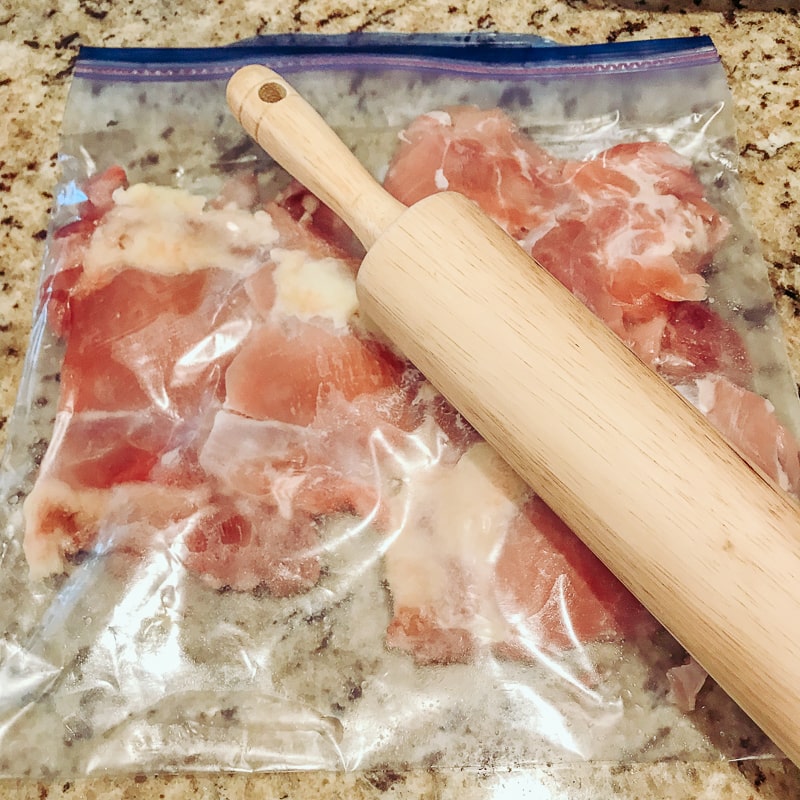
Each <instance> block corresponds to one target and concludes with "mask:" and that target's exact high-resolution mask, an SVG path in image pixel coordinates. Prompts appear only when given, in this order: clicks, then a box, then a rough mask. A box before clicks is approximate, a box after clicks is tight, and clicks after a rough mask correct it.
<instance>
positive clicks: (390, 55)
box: [75, 32, 719, 81]
mask: <svg viewBox="0 0 800 800" xmlns="http://www.w3.org/2000/svg"><path fill="white" fill-rule="evenodd" d="M253 62H257V63H258V62H261V63H265V62H269V65H270V66H271V67H273V68H274V69H276V70H278V71H283V72H287V73H291V72H297V71H305V70H309V69H319V70H341V69H357V68H360V67H361V68H363V67H372V68H376V69H415V70H422V71H434V72H444V73H455V74H465V75H474V76H480V75H486V76H492V77H496V78H502V77H522V76H527V77H535V76H537V75H550V76H556V75H559V74H563V75H570V74H582V73H601V72H621V71H625V72H628V71H642V70H648V69H650V70H652V69H670V68H676V67H684V66H694V65H702V64H714V63H718V62H719V54H718V53H717V51H716V48H715V47H714V44H713V42H712V41H711V39H710V38H709V37H707V36H698V37H688V38H676V39H647V40H637V41H630V42H614V43H612V44H593V45H559V44H554V43H552V42H550V41H549V40H547V39H542V38H541V37H536V36H527V35H524V34H492V33H485V32H481V33H471V34H395V33H354V34H337V35H333V36H321V35H316V34H278V35H274V36H264V37H260V38H258V39H253V40H248V41H246V42H241V43H237V44H232V45H227V46H224V47H212V48H98V47H83V48H81V51H80V54H79V58H78V61H77V63H76V66H75V76H76V77H78V78H89V79H99V80H102V79H108V80H130V81H168V80H173V81H175V80H215V79H225V78H227V77H229V76H230V75H232V74H233V72H234V71H235V70H236V69H238V68H239V67H240V66H242V65H244V64H248V63H253Z"/></svg>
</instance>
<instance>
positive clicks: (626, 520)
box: [228, 67, 800, 764]
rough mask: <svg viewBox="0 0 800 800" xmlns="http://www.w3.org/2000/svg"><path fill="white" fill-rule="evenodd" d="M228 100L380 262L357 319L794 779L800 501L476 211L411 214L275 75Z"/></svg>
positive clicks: (234, 83)
mask: <svg viewBox="0 0 800 800" xmlns="http://www.w3.org/2000/svg"><path fill="white" fill-rule="evenodd" d="M275 85H277V86H279V87H280V88H279V90H278V91H277V95H280V96H279V97H277V100H275V101H273V100H269V99H268V100H265V99H264V98H263V97H261V98H260V97H259V92H260V91H261V93H262V94H264V95H268V94H269V93H270V91H272V90H262V89H261V87H264V86H271V87H273V89H274V87H275ZM228 95H229V102H230V104H231V108H232V109H233V111H234V113H235V114H236V116H237V117H238V118H239V119H240V120H241V121H242V123H243V125H244V126H245V128H246V129H247V130H248V132H250V133H251V135H253V136H254V138H256V139H257V141H259V143H260V144H262V146H264V147H265V149H267V150H268V152H270V153H271V155H273V156H274V157H275V158H276V159H277V160H278V161H279V162H280V163H281V164H282V165H283V166H284V167H285V168H286V169H287V170H288V171H289V172H290V173H292V174H293V175H294V176H295V177H296V178H298V179H299V180H300V181H301V182H303V183H305V184H306V185H307V186H308V187H309V188H310V189H311V190H312V191H313V192H315V193H316V194H318V195H319V196H320V197H321V198H322V199H323V200H324V201H325V202H326V203H328V204H329V205H331V207H332V208H333V209H334V210H335V211H337V213H339V214H340V216H342V218H343V219H344V220H345V222H347V223H348V224H349V225H350V226H351V227H352V228H353V230H354V231H355V232H356V234H357V235H358V236H359V238H361V239H362V241H363V242H364V244H365V245H366V246H367V247H369V248H370V249H369V252H368V254H367V256H366V258H365V259H364V262H363V264H362V266H361V268H360V271H359V276H358V290H359V299H360V302H361V305H362V309H363V310H364V311H365V312H366V313H367V314H368V315H369V316H370V317H371V318H372V320H373V321H374V322H375V323H376V324H377V325H378V326H379V327H381V328H382V330H383V331H384V332H385V333H386V335H387V336H389V338H390V339H392V340H393V341H394V342H395V344H396V345H397V346H398V347H399V348H400V349H401V350H402V351H403V352H404V353H405V355H406V356H408V357H409V358H410V359H411V360H412V361H413V362H414V363H415V364H416V366H417V367H419V369H420V370H421V371H422V372H423V373H424V374H425V375H426V377H427V378H428V379H429V380H430V381H431V382H432V383H433V384H434V385H435V386H436V387H437V388H438V389H439V390H440V391H441V392H442V393H443V394H444V395H445V397H447V398H448V400H450V402H451V403H453V405H455V406H456V408H458V409H459V410H460V411H461V412H462V413H463V414H464V416H465V417H466V418H467V419H468V420H469V421H470V422H471V423H472V424H473V425H474V426H475V427H476V428H477V430H478V431H479V432H480V433H481V434H482V435H483V436H484V438H486V439H487V440H488V441H489V442H490V443H491V444H492V445H494V446H495V447H496V448H497V450H498V451H499V452H500V453H501V455H503V456H504V457H505V458H506V460H507V461H508V462H509V463H510V464H511V465H512V466H513V467H514V469H515V470H516V471H517V472H518V473H519V474H520V475H521V476H522V477H523V478H524V479H525V480H526V481H527V482H528V483H529V484H530V485H531V487H532V488H533V489H534V490H535V491H536V492H537V493H538V494H540V495H541V496H542V497H543V498H544V500H545V501H546V502H547V503H548V504H549V505H550V506H551V507H552V508H553V509H554V510H555V511H556V512H557V513H558V514H559V515H560V516H561V517H562V518H563V519H564V520H565V521H566V522H567V524H569V525H570V527H572V528H573V530H574V531H575V532H576V533H577V534H578V535H579V536H580V537H581V538H582V539H583V541H584V542H585V543H586V544H587V545H588V546H589V547H590V548H591V549H592V550H593V551H594V552H595V553H596V554H597V555H598V556H599V557H600V558H601V559H602V560H603V561H604V562H605V563H606V564H607V565H608V567H609V568H610V569H611V570H612V571H613V572H614V573H615V574H616V575H617V576H618V577H619V578H620V579H621V580H622V581H623V582H624V583H625V584H626V585H627V586H628V587H629V588H630V589H631V591H632V592H633V593H634V594H635V595H636V596H637V597H638V598H639V599H640V600H641V601H642V602H643V603H644V605H645V606H647V607H648V608H649V610H650V611H651V612H652V613H653V614H654V615H655V616H656V617H657V618H658V619H659V620H660V621H661V622H662V623H663V624H664V625H665V627H667V628H668V629H669V630H670V631H671V632H672V634H673V635H674V636H675V637H676V638H677V639H678V640H679V641H680V642H681V643H682V644H683V645H684V646H685V647H686V648H687V649H688V650H689V652H691V653H692V654H693V655H694V657H695V658H696V659H697V660H698V661H699V662H700V663H701V664H702V665H703V667H704V668H705V669H707V670H708V672H709V673H710V674H711V675H712V676H713V677H714V678H715V679H716V680H717V682H718V683H719V684H720V685H721V686H722V688H723V689H725V690H726V691H727V692H728V693H729V694H730V695H731V696H732V697H733V698H734V700H736V701H737V702H738V703H739V704H740V705H741V707H742V708H743V709H744V710H745V711H746V712H747V713H748V714H750V716H752V718H753V719H754V720H755V721H756V722H757V723H758V724H759V725H760V726H761V727H762V728H763V729H764V731H765V732H766V733H767V734H768V735H769V736H771V737H772V738H773V740H774V741H775V742H776V744H778V745H779V746H780V747H781V748H782V749H783V750H784V751H785V752H786V754H787V755H788V756H789V757H790V758H792V759H793V760H794V761H795V762H797V763H798V764H800V722H798V720H800V635H799V634H800V509H798V506H797V505H796V504H795V503H794V501H792V500H791V499H790V498H789V497H787V496H786V495H785V494H783V493H782V492H781V491H780V490H778V489H776V488H775V487H774V486H773V485H772V484H771V482H770V481H769V480H767V479H766V478H765V477H764V476H763V475H762V474H761V473H760V472H759V471H758V470H757V469H755V468H754V467H753V466H751V465H750V464H748V463H747V462H746V461H745V460H744V459H743V458H741V457H740V456H739V455H738V454H737V453H736V452H734V450H733V449H732V448H731V447H730V446H729V445H728V444H727V443H726V442H725V440H724V439H723V438H722V437H721V436H720V435H719V434H718V433H717V432H716V430H714V429H713V428H712V427H711V425H710V424H709V423H708V422H707V421H706V420H705V419H704V418H703V417H702V415H700V414H699V413H698V412H697V411H696V410H695V409H694V408H693V407H692V406H691V405H690V404H689V403H687V402H686V401H685V400H684V399H683V398H682V397H681V396H680V395H679V394H678V393H677V392H675V391H674V390H673V389H671V388H670V387H669V386H668V385H667V384H666V383H665V382H664V381H663V380H662V379H661V378H659V377H658V376H657V375H655V374H654V373H653V372H651V371H650V369H649V368H648V367H646V366H645V365H644V364H642V362H640V361H639V360H638V359H637V358H636V357H635V356H634V355H633V354H632V353H631V352H630V351H629V350H628V349H627V348H626V347H625V346H624V345H623V344H622V343H621V342H620V341H619V340H618V339H617V338H616V336H615V335H614V334H612V333H611V332H610V331H609V330H608V329H607V328H606V327H605V326H604V325H603V324H602V323H601V322H600V321H599V320H597V319H596V318H595V317H594V316H593V315H592V314H591V312H589V311H588V310H587V309H586V308H585V307H584V306H583V305H582V304H581V303H580V302H579V301H578V300H576V299H575V298H574V297H573V296H572V295H571V294H570V293H569V292H568V291H567V290H566V289H564V287H562V286H561V285H560V284H559V283H558V282H557V281H556V280H555V279H554V278H553V277H552V276H551V275H550V274H549V273H547V271H546V270H544V269H543V268H542V267H541V266H539V265H538V264H537V263H536V262H535V261H532V260H531V259H530V258H529V257H528V256H527V255H526V254H525V253H524V252H523V251H522V250H521V249H520V248H519V247H518V246H517V244H516V243H515V242H514V241H513V240H511V239H510V238H509V237H507V236H506V235H505V234H504V233H503V232H502V231H501V230H500V229H499V228H498V227H497V226H495V225H494V224H493V223H492V222H490V221H489V220H487V219H486V218H485V217H484V216H483V215H482V214H481V212H480V211H479V210H478V209H477V208H476V207H475V205H474V204H472V203H471V202H470V201H468V200H466V199H465V198H463V197H460V196H459V195H454V194H449V193H443V194H438V195H434V196H432V197H429V198H427V199H425V200H422V201H420V202H419V203H417V204H415V205H414V206H412V207H411V208H410V209H407V210H406V209H404V207H402V206H400V204H398V203H397V202H396V201H395V200H393V199H392V198H390V197H389V196H388V195H387V194H386V193H385V192H384V191H383V189H381V187H379V186H378V185H377V184H376V183H375V182H374V181H373V180H372V178H371V177H370V176H369V175H368V174H367V173H366V172H365V171H364V170H363V168H362V167H361V166H360V165H358V164H357V162H356V160H355V158H354V157H353V156H352V154H350V153H349V151H347V148H346V147H344V145H342V144H341V142H339V141H338V140H336V139H335V136H334V135H333V134H332V133H331V132H330V131H329V130H328V129H327V128H326V127H325V126H324V123H322V121H321V119H320V118H319V117H318V115H316V112H314V111H313V110H312V109H310V108H309V107H308V106H307V104H305V103H304V101H302V99H301V98H300V97H299V96H298V95H297V94H296V93H295V92H294V91H293V90H292V89H291V87H290V86H288V84H286V83H285V82H284V81H283V80H282V79H281V78H280V77H279V76H277V75H275V74H274V73H272V72H271V71H269V70H267V69H265V68H263V67H247V68H245V70H243V71H241V72H240V73H237V75H236V76H234V78H233V79H232V80H231V83H230V84H229V90H228ZM287 99H288V100H289V101H290V102H288V103H287V102H286V100H287ZM298 131H303V135H302V136H300V135H299V134H298ZM267 132H268V133H267ZM282 132H288V133H286V134H285V135H284V133H282ZM282 137H283V139H282ZM281 140H282V141H281Z"/></svg>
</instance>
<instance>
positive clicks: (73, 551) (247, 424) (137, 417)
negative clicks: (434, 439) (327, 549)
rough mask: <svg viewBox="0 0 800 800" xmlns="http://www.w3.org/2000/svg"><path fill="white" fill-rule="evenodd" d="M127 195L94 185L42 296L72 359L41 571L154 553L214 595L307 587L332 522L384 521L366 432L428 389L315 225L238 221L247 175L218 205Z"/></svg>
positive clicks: (34, 509)
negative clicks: (171, 551) (324, 522)
mask: <svg viewBox="0 0 800 800" xmlns="http://www.w3.org/2000/svg"><path fill="white" fill-rule="evenodd" d="M126 186H127V184H126V181H125V176H124V174H123V173H121V171H120V170H118V169H116V168H115V169H112V170H110V171H109V172H108V173H107V174H104V175H102V176H98V177H97V178H95V179H92V180H91V181H90V182H89V183H88V184H87V187H86V192H87V195H88V197H89V199H87V201H86V202H85V203H84V204H83V205H82V206H81V209H80V212H81V213H82V214H85V215H86V216H85V218H84V217H81V218H80V219H79V220H77V221H75V222H74V223H70V224H69V225H68V226H66V228H64V229H62V231H60V232H59V233H58V234H56V241H57V242H61V246H60V251H59V253H60V256H59V261H58V266H60V269H58V270H57V271H56V272H55V274H54V275H53V276H52V277H51V278H50V280H49V281H48V282H47V284H46V287H45V295H44V296H45V300H44V302H45V304H46V306H47V311H48V320H49V322H50V325H51V327H52V329H53V331H54V332H55V333H56V334H57V335H59V336H60V337H62V338H63V339H64V344H65V354H64V361H63V365H62V371H61V397H60V404H59V414H58V423H57V425H56V429H55V431H54V436H53V439H52V442H51V445H50V448H49V449H48V452H47V455H46V458H45V460H44V462H43V465H42V469H41V472H40V475H39V478H38V480H37V483H36V486H35V487H34V490H33V492H32V493H31V495H30V496H29V498H28V500H27V502H26V504H25V508H24V510H25V515H26V523H27V524H26V536H25V549H26V553H27V554H28V558H29V562H30V564H31V571H32V574H34V575H44V574H48V573H51V572H58V571H61V570H62V569H64V568H66V567H67V565H68V563H69V561H70V560H72V559H73V558H74V557H78V556H80V554H81V553H83V552H86V551H92V550H96V551H99V552H103V551H104V550H106V549H109V548H114V549H115V550H122V551H125V552H129V553H131V554H132V555H136V554H140V553H143V552H145V551H147V550H148V548H151V547H155V546H158V547H173V548H177V550H176V552H177V553H182V558H183V559H184V563H185V565H186V566H187V568H188V569H190V570H192V571H195V572H197V573H199V574H200V575H202V576H203V578H204V579H205V580H206V581H208V582H209V583H210V584H212V585H213V586H216V587H223V586H231V587H233V588H235V589H240V590H246V589H252V588H255V587H256V586H263V587H265V588H266V589H267V590H268V591H269V592H271V593H273V594H280V595H283V594H291V593H294V592H298V591H303V590H307V589H308V588H310V586H312V585H313V584H314V583H315V582H316V580H317V579H318V577H319V574H320V563H319V545H320V540H319V527H320V522H319V521H320V520H321V519H322V518H324V517H325V516H326V515H331V514H338V513H350V514H355V515H357V516H359V517H363V518H364V519H370V520H373V521H374V522H375V523H376V524H386V523H387V522H388V520H387V518H386V516H385V512H384V511H383V510H382V508H381V503H380V498H381V492H382V487H381V483H380V480H381V479H380V475H379V474H378V473H377V472H376V471H375V470H376V458H375V442H374V439H375V438H376V437H379V438H381V437H382V439H383V440H385V442H386V443H387V445H386V446H387V447H390V446H391V445H390V444H389V443H390V442H392V441H397V440H398V439H399V438H401V437H402V436H405V435H406V431H408V430H411V429H412V428H413V427H414V426H415V425H417V424H418V422H419V414H418V410H417V409H415V408H414V406H413V403H412V402H411V401H412V400H413V396H414V393H415V391H416V388H417V386H418V385H419V383H420V380H421V378H420V376H419V374H418V373H417V372H416V370H413V368H411V367H410V366H409V365H408V364H407V363H406V362H405V361H403V360H402V359H400V358H399V357H398V356H396V355H394V354H393V353H392V351H391V350H390V349H389V348H388V347H387V346H386V345H385V344H383V343H381V342H379V341H377V340H376V339H375V338H374V337H373V336H372V335H370V334H368V333H367V332H366V331H365V330H364V328H363V326H362V325H361V323H360V321H359V318H358V309H357V301H356V296H355V284H354V274H355V269H356V266H357V264H356V263H354V261H353V259H352V257H351V256H350V254H348V253H347V252H345V251H343V250H341V249H340V248H339V247H338V246H337V244H336V243H335V242H334V241H332V240H330V241H329V240H328V239H325V238H323V237H321V236H318V235H317V233H316V232H315V231H316V221H317V220H318V219H320V218H321V219H323V220H325V219H329V217H328V216H326V214H325V213H324V212H321V213H320V214H314V215H312V216H313V219H311V220H310V221H309V220H308V219H300V220H295V219H294V218H293V216H292V214H291V210H286V209H283V208H282V207H281V206H278V205H275V204H272V205H271V209H272V211H271V214H268V213H267V212H265V211H263V210H259V209H255V210H245V209H242V208H241V207H240V204H241V203H244V202H248V201H252V200H254V199H255V198H256V197H257V192H256V191H255V189H254V187H253V185H252V181H250V180H248V179H245V178H242V185H241V186H240V187H239V186H236V185H230V184H229V185H228V186H226V187H225V189H224V192H223V195H222V196H221V197H220V198H218V200H217V201H216V202H214V203H211V204H206V203H205V201H204V200H203V199H202V198H198V197H194V196H191V195H188V194H187V193H185V192H181V191H176V190H169V189H166V188H163V187H149V186H145V185H138V186H134V187H131V188H126ZM309 197H310V196H309ZM287 199H288V200H290V201H291V203H292V204H295V205H297V204H298V203H299V204H300V205H302V204H303V203H304V202H305V205H306V206H314V204H316V206H315V208H318V207H319V203H318V201H316V200H315V199H314V198H311V200H313V203H312V202H311V200H307V201H302V200H300V199H299V195H298V190H296V189H295V190H294V192H292V193H290V194H288V195H287ZM327 213H328V215H329V212H327ZM273 218H274V219H275V220H276V225H275V226H273V224H272V220H273ZM312 223H313V224H312ZM329 228H331V229H333V228H336V225H334V224H333V222H332V221H331V222H330V224H329ZM165 241H168V242H169V247H168V248H167V247H165V246H163V243H164V242H165ZM279 430H280V431H282V433H279V432H278V431H279ZM140 505H141V506H142V508H140V507H139V506H140ZM122 531H124V535H123V534H122V533H121V532H122Z"/></svg>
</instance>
